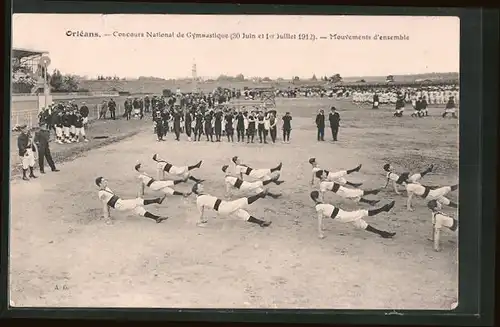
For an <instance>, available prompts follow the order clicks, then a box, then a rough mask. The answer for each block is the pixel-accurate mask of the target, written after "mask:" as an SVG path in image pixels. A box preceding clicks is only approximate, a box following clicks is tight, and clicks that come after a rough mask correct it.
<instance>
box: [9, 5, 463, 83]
mask: <svg viewBox="0 0 500 327" xmlns="http://www.w3.org/2000/svg"><path fill="white" fill-rule="evenodd" d="M12 24H13V27H12V45H13V48H27V49H32V50H43V51H47V52H48V53H49V57H50V59H51V64H50V66H49V71H52V70H53V69H59V70H60V71H61V72H62V73H64V74H76V75H81V76H89V77H91V78H95V77H96V76H97V75H104V76H115V75H116V76H119V77H131V78H136V77H139V76H155V77H161V78H182V77H190V76H191V74H192V66H193V63H196V65H197V75H198V76H199V77H205V78H209V77H217V76H219V75H221V74H224V75H230V76H235V75H237V74H240V73H241V74H243V75H245V77H251V76H260V77H266V76H267V77H270V78H278V77H281V78H285V79H289V78H292V77H293V76H299V77H307V78H309V77H311V76H312V75H313V74H315V75H317V76H318V77H319V76H324V75H328V76H331V75H333V74H336V73H338V74H340V75H341V76H343V77H348V76H387V75H400V74H417V73H431V72H458V71H459V49H460V45H459V43H460V21H459V19H458V18H457V17H417V16H404V17H403V16H265V15H251V16H250V15H231V16H230V15H224V16H221V15H96V14H85V15H83V14H15V15H14V16H13V18H12ZM77 32H92V33H98V34H99V35H100V37H78V36H68V34H71V35H74V34H76V33H77ZM147 32H151V33H157V32H162V33H166V34H168V33H171V34H173V36H174V37H166V36H165V37H147V35H146V33H147ZM118 33H122V34H120V35H124V34H125V33H136V34H135V36H130V35H129V36H128V37H127V36H118ZM140 33H143V34H144V36H142V37H141V36H140ZM189 33H191V34H200V33H205V34H212V33H218V34H219V35H220V36H221V39H219V38H197V39H194V38H193V37H190V34H189ZM250 33H251V34H253V35H255V39H248V38H245V39H243V35H244V34H250ZM285 33H288V34H289V35H295V37H296V38H295V39H276V37H277V36H276V35H277V34H285ZM180 34H183V36H182V35H180ZM266 34H267V35H271V36H272V35H274V36H275V39H266ZM299 34H306V35H308V36H309V39H308V40H303V39H301V40H299V39H298V36H299ZM238 35H239V39H238ZM331 35H337V36H342V38H339V37H333V38H331V37H330V36H331ZM396 35H398V36H399V35H402V36H406V37H405V38H404V40H387V39H385V40H384V39H381V38H380V36H396ZM259 36H260V37H263V38H259ZM313 36H314V38H315V40H311V38H312V37H313ZM359 36H363V37H364V39H352V38H353V37H359ZM320 37H326V39H320ZM346 37H347V38H348V37H351V39H346ZM367 37H369V39H367Z"/></svg>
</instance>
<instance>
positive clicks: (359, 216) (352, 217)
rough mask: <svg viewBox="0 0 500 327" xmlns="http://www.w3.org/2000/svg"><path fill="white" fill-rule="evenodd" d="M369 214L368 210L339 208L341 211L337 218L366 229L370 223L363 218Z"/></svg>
mask: <svg viewBox="0 0 500 327" xmlns="http://www.w3.org/2000/svg"><path fill="white" fill-rule="evenodd" d="M367 216H368V210H356V211H344V210H342V209H339V213H338V214H337V217H335V220H338V221H339V222H341V223H351V224H353V225H354V227H356V228H360V229H366V227H367V226H368V224H367V223H366V221H364V220H363V218H364V217H367Z"/></svg>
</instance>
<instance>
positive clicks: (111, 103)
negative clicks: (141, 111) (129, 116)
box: [108, 98, 116, 120]
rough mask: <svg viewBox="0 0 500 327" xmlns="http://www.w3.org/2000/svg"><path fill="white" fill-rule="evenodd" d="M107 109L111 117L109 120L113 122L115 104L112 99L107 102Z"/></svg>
mask: <svg viewBox="0 0 500 327" xmlns="http://www.w3.org/2000/svg"><path fill="white" fill-rule="evenodd" d="M108 109H109V114H110V115H111V119H113V120H115V119H116V102H115V100H113V98H110V99H109V101H108Z"/></svg>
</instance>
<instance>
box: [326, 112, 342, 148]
mask: <svg viewBox="0 0 500 327" xmlns="http://www.w3.org/2000/svg"><path fill="white" fill-rule="evenodd" d="M328 120H329V121H330V128H331V130H332V138H333V141H337V135H338V133H339V125H340V115H339V113H338V112H337V110H336V108H335V107H332V108H331V111H330V114H329V115H328Z"/></svg>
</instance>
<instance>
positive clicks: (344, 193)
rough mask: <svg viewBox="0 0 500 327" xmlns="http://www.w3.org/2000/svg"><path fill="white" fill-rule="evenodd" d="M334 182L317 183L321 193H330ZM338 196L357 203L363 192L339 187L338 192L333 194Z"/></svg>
mask: <svg viewBox="0 0 500 327" xmlns="http://www.w3.org/2000/svg"><path fill="white" fill-rule="evenodd" d="M333 184H334V182H328V181H323V182H321V183H319V190H320V192H321V193H323V194H324V193H325V192H327V191H331V190H332V189H333ZM335 194H337V195H338V196H340V197H342V198H346V199H350V200H354V201H359V200H360V199H361V197H362V196H363V194H364V191H363V190H360V189H352V188H346V187H343V186H340V187H339V189H338V191H337V192H336V193H335Z"/></svg>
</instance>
